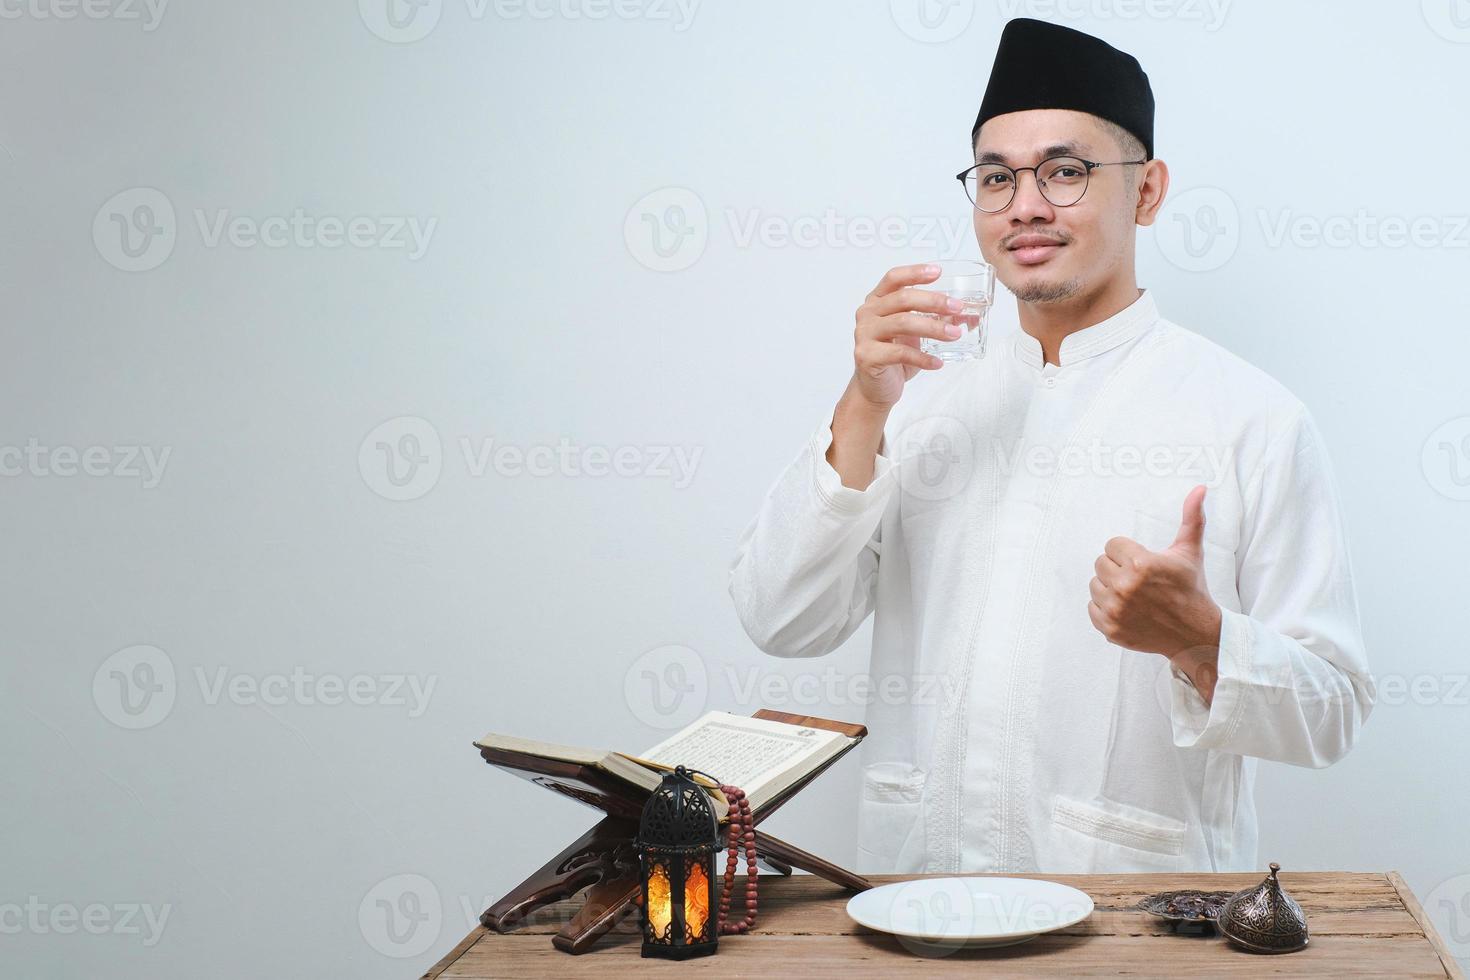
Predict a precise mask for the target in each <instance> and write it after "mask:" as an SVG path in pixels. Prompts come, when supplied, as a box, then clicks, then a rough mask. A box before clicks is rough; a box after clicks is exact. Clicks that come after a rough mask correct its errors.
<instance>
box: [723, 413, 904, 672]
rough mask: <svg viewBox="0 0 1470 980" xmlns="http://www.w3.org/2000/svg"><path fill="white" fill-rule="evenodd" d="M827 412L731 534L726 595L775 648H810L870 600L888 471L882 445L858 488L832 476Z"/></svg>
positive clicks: (833, 643)
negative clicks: (734, 542) (869, 477)
mask: <svg viewBox="0 0 1470 980" xmlns="http://www.w3.org/2000/svg"><path fill="white" fill-rule="evenodd" d="M831 445H832V421H831V417H830V416H829V417H828V418H827V419H825V420H824V421H823V422H822V424H821V425H819V426H818V427H817V430H816V431H815V432H814V433H813V434H812V437H811V438H810V439H809V440H808V441H807V444H806V445H805V446H804V447H803V448H802V450H801V452H800V453H799V454H798V455H797V457H796V459H795V460H794V461H793V462H792V463H791V465H789V466H788V467H787V468H786V470H785V471H784V472H783V473H782V474H781V476H780V477H779V478H778V479H777V481H776V483H775V484H774V485H773V486H772V487H771V489H770V492H769V493H768V494H767V495H766V499H765V501H764V502H763V503H762V505H761V508H760V510H759V511H758V512H757V514H756V516H755V518H754V520H752V521H751V523H750V524H749V525H748V526H747V527H746V529H745V531H744V532H743V533H742V534H741V537H740V541H739V544H738V546H737V548H736V552H735V557H734V560H733V561H732V562H731V565H730V596H731V598H733V599H734V600H735V611H736V613H737V614H738V615H739V617H740V622H741V625H742V626H744V627H745V632H746V633H748V634H749V635H750V638H751V640H753V641H754V642H755V645H756V646H758V647H759V648H760V649H762V650H764V651H765V652H766V653H769V654H772V655H773V656H777V657H820V656H822V655H823V654H826V653H830V652H831V651H832V650H834V649H836V648H837V647H838V646H839V645H840V644H841V643H842V642H843V641H844V640H846V639H847V638H848V637H849V636H851V635H852V633H853V631H855V630H856V629H857V628H858V626H859V625H861V624H862V622H863V620H864V619H866V618H867V616H868V613H869V612H871V611H872V608H873V594H874V589H875V588H876V585H877V579H878V560H879V555H880V553H881V550H882V544H881V541H880V534H879V531H880V522H881V520H882V516H883V511H884V508H885V507H886V506H887V503H888V501H889V499H890V498H891V497H892V495H893V488H894V486H895V483H896V480H897V476H896V473H895V471H894V468H893V464H892V461H891V460H889V459H888V458H887V457H886V456H884V455H883V449H884V446H885V445H886V440H885V442H884V443H883V444H880V446H879V453H878V455H877V457H876V459H875V460H874V463H873V481H872V482H871V483H870V484H869V485H868V487H867V489H865V490H854V489H852V488H851V487H845V486H843V485H842V479H841V477H839V476H838V474H837V471H836V470H834V469H833V468H832V465H831V464H830V463H828V462H827V450H828V448H829V447H830V446H831Z"/></svg>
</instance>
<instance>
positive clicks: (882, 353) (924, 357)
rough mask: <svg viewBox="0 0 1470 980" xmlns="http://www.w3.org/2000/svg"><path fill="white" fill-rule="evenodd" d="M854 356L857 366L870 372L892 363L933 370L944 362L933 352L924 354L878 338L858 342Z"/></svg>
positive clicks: (915, 349)
mask: <svg viewBox="0 0 1470 980" xmlns="http://www.w3.org/2000/svg"><path fill="white" fill-rule="evenodd" d="M856 358H857V363H858V367H859V368H861V369H863V370H865V371H868V372H870V373H872V374H876V373H877V372H879V371H881V370H883V369H884V368H885V367H888V366H890V365H893V364H907V365H910V366H912V367H916V368H922V369H923V370H925V371H934V370H937V369H939V368H941V367H943V366H944V362H943V361H941V360H940V359H939V358H937V357H935V356H934V355H933V354H925V353H924V352H923V351H921V350H919V349H917V348H915V347H909V346H907V345H905V344H889V343H885V342H883V341H880V340H870V341H865V342H863V343H861V344H859V345H858V347H857V351H856Z"/></svg>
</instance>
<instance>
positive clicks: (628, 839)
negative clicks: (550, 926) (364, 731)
mask: <svg viewBox="0 0 1470 980" xmlns="http://www.w3.org/2000/svg"><path fill="white" fill-rule="evenodd" d="M754 717H756V718H764V719H766V720H768V721H781V722H786V723H787V724H791V725H805V726H808V727H811V728H826V729H829V730H831V731H838V732H841V733H842V734H844V735H847V736H849V737H851V738H854V739H858V740H859V741H860V740H862V739H863V738H864V737H865V736H866V735H867V734H868V730H867V728H865V727H864V726H862V725H849V724H844V723H842V722H835V721H828V720H826V719H823V718H812V717H809V716H807V715H794V714H789V713H787V712H784V711H772V710H770V709H767V708H762V709H761V710H760V711H757V712H756V713H755V715H754ZM854 745H857V742H853V743H852V745H849V746H848V747H847V748H845V749H843V750H842V751H841V752H839V753H838V754H837V755H835V756H833V757H832V758H831V759H828V760H827V761H826V762H825V763H823V764H822V765H821V766H819V767H817V768H816V769H814V770H813V771H812V772H810V773H808V774H807V775H806V776H804V777H802V778H801V779H800V780H799V781H797V782H796V783H794V784H793V785H792V786H790V787H789V788H788V789H786V790H785V791H784V792H782V793H781V794H780V795H779V796H777V797H776V798H774V799H772V800H771V801H769V802H768V803H766V804H765V805H764V806H762V807H760V809H758V810H755V811H753V812H752V813H751V818H752V819H753V820H754V821H755V823H757V824H758V823H760V822H761V821H762V820H764V819H765V818H766V817H769V816H770V815H771V814H772V813H775V812H776V810H778V809H779V808H780V807H781V806H782V805H783V804H784V803H785V802H786V801H787V800H789V799H791V797H793V796H795V795H796V794H797V793H799V792H800V791H801V790H802V789H803V788H804V787H805V786H806V785H807V783H809V782H811V781H812V780H813V779H815V778H816V777H817V776H819V775H821V774H822V773H823V772H824V771H826V769H827V767H828V766H830V765H832V763H834V762H836V761H837V760H838V759H840V758H842V756H843V755H845V754H847V752H848V751H849V750H851V749H852V747H853V746H854ZM480 755H481V756H482V757H483V758H484V759H485V761H486V762H488V763H490V764H491V765H493V766H498V767H499V768H501V769H505V770H507V771H509V772H513V773H515V774H516V775H517V776H520V777H522V778H524V779H529V780H530V781H531V782H533V783H536V784H537V785H540V786H545V787H546V788H547V789H550V790H554V791H556V792H558V793H561V794H563V795H564V796H570V797H571V798H572V799H574V800H577V801H579V802H581V803H585V804H587V805H588V806H590V807H594V808H596V809H598V810H601V811H603V812H604V813H606V814H607V816H605V817H603V818H602V820H600V821H598V823H597V824H596V825H595V826H594V827H593V828H592V829H591V830H589V831H587V832H586V833H585V834H583V835H582V836H581V837H578V838H577V839H576V840H574V841H572V843H570V844H568V845H567V846H566V847H564V848H562V850H561V853H559V854H557V855H556V857H554V858H552V859H551V860H550V861H547V862H546V863H545V864H544V865H542V866H541V868H540V870H538V871H536V872H535V873H534V874H532V875H531V876H530V877H529V878H527V879H526V880H525V881H523V882H521V883H520V884H519V885H517V886H516V887H515V888H512V889H511V890H510V891H509V892H507V893H506V895H505V897H504V898H502V899H500V901H498V902H496V903H495V904H494V905H492V906H490V907H489V908H488V909H486V910H485V911H484V912H483V913H482V914H481V915H480V922H481V923H482V924H483V925H485V926H486V927H487V928H490V929H494V930H495V931H496V932H510V931H511V930H513V929H515V928H516V926H518V925H519V924H520V923H521V922H522V921H523V920H524V919H525V918H526V917H527V916H529V915H530V914H532V913H533V912H535V911H536V910H537V909H540V908H542V907H544V906H546V905H549V904H551V903H552V902H557V901H560V900H562V899H564V898H570V897H571V896H573V895H575V894H576V893H577V892H579V891H581V890H582V889H583V888H589V891H588V892H587V896H586V900H585V901H584V903H583V905H582V908H581V910H580V911H578V912H577V914H576V915H575V916H574V917H573V918H572V919H571V921H570V922H568V923H567V924H566V925H565V926H563V927H562V929H561V931H560V932H558V933H557V934H556V935H555V936H553V937H552V939H551V941H552V943H553V944H554V945H555V946H556V948H557V949H559V950H562V951H563V952H566V953H585V952H587V951H588V950H589V949H591V948H592V944H593V943H595V942H596V941H597V939H598V937H600V936H602V935H603V934H604V933H605V932H607V931H608V930H609V929H611V928H612V927H613V926H614V925H615V924H616V923H617V921H618V920H619V919H621V918H622V917H623V916H624V915H625V914H626V913H627V912H629V911H630V910H632V909H633V908H635V907H636V906H637V899H638V897H639V894H640V892H641V886H640V883H639V870H638V852H637V850H636V849H635V848H634V846H633V840H634V838H635V837H636V836H637V834H638V821H639V818H640V817H641V816H642V813H643V803H644V801H645V800H646V798H647V796H648V791H647V790H644V789H640V788H638V787H635V786H630V785H628V784H627V783H625V782H623V781H622V780H620V779H618V778H617V777H615V776H612V775H610V774H609V773H607V772H604V771H603V770H601V769H598V768H595V767H593V766H584V765H579V764H574V763H567V762H559V761H556V760H554V759H545V758H541V757H540V756H533V755H528V754H526V753H522V752H512V751H508V750H502V749H489V748H481V749H480ZM755 846H756V857H757V858H758V859H759V861H760V863H761V864H763V865H765V866H766V867H767V868H769V869H771V870H773V871H776V872H778V873H780V874H783V875H789V874H790V873H791V869H792V868H799V869H801V870H802V871H809V872H811V873H812V874H814V875H819V876H821V877H823V878H826V879H827V880H828V881H831V882H835V883H836V884H839V885H841V886H843V887H844V888H850V889H852V890H853V891H863V890H864V889H867V888H871V887H873V885H872V883H871V882H869V881H868V880H867V879H865V878H862V877H859V876H858V875H855V874H853V873H852V872H851V871H847V870H846V869H844V868H840V867H838V866H837V865H835V864H832V863H831V862H829V861H824V860H822V859H821V858H819V857H817V856H816V855H815V854H808V853H807V852H806V851H803V850H802V849H801V848H799V847H793V846H792V845H790V844H788V843H786V842H785V841H783V840H779V839H777V838H775V837H772V836H771V835H770V834H766V833H760V834H757V835H756V838H755Z"/></svg>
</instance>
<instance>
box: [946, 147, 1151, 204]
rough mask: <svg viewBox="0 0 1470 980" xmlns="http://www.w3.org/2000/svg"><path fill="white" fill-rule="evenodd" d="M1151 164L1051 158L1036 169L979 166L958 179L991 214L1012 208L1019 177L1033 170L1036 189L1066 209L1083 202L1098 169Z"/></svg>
mask: <svg viewBox="0 0 1470 980" xmlns="http://www.w3.org/2000/svg"><path fill="white" fill-rule="evenodd" d="M1147 162H1148V161H1147V160H1119V161H1115V162H1113V163H1094V162H1093V161H1091V160H1084V159H1082V158H1081V157H1048V158H1047V159H1045V160H1043V161H1041V162H1040V163H1038V164H1037V165H1036V166H1034V167H1020V168H1017V169H1012V168H1010V167H1007V166H1006V165H1005V164H1003V163H977V164H975V165H974V166H973V167H970V168H969V169H967V170H961V171H960V172H959V173H957V174H955V179H956V180H958V181H959V182H960V183H961V184H964V185H965V195H966V196H967V197H969V199H970V203H971V204H973V205H975V207H976V208H978V209H979V210H981V211H984V212H985V213H987V214H994V213H995V212H997V211H1004V210H1005V209H1006V208H1008V207H1010V206H1011V201H1012V200H1013V199H1014V198H1015V196H1016V184H1017V183H1018V182H1019V175H1020V174H1022V173H1024V172H1026V171H1027V170H1029V171H1031V176H1033V177H1035V178H1036V188H1037V190H1039V191H1041V196H1042V197H1044V198H1046V200H1047V202H1048V203H1050V204H1051V205H1053V206H1054V207H1059V208H1065V207H1070V206H1072V205H1073V204H1076V203H1077V202H1078V201H1080V200H1082V195H1083V194H1085V193H1087V181H1088V178H1089V177H1091V176H1092V172H1093V171H1094V170H1096V169H1097V168H1098V167H1128V166H1132V165H1134V164H1139V163H1147Z"/></svg>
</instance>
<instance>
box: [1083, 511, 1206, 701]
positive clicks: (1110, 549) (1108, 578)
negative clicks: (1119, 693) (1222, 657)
mask: <svg viewBox="0 0 1470 980" xmlns="http://www.w3.org/2000/svg"><path fill="white" fill-rule="evenodd" d="M1205 490H1206V488H1205V486H1204V485H1203V484H1201V485H1200V486H1197V487H1195V488H1194V489H1193V490H1191V491H1190V492H1189V496H1187V497H1185V498H1184V516H1183V520H1181V521H1180V524H1179V534H1178V535H1177V536H1175V538H1174V543H1173V544H1171V545H1169V547H1168V548H1166V549H1164V550H1163V551H1150V550H1148V549H1147V548H1145V547H1144V546H1143V545H1141V544H1139V543H1138V542H1137V541H1134V540H1132V539H1131V538H1123V537H1118V538H1109V539H1108V542H1107V544H1106V545H1105V546H1104V548H1103V553H1102V554H1101V555H1099V556H1098V559H1097V561H1096V562H1095V563H1094V565H1093V567H1094V570H1095V571H1096V573H1097V574H1096V575H1095V576H1094V577H1093V579H1092V581H1091V582H1090V583H1088V589H1089V591H1090V592H1091V593H1092V600H1091V601H1090V602H1089V603H1088V604H1087V615H1088V616H1089V617H1090V618H1091V619H1092V625H1093V626H1095V627H1097V630H1098V632H1099V633H1101V634H1102V635H1103V636H1105V637H1107V639H1108V642H1110V643H1116V644H1117V645H1118V646H1121V647H1124V648H1126V649H1129V650H1139V651H1143V652H1145V653H1158V654H1162V655H1164V656H1165V657H1168V658H1169V659H1170V660H1175V661H1176V662H1178V664H1179V666H1180V668H1181V669H1183V670H1185V671H1186V672H1187V673H1189V674H1190V676H1191V677H1193V676H1195V674H1196V672H1197V670H1198V668H1199V667H1200V665H1201V663H1202V661H1206V660H1208V661H1209V662H1210V663H1213V662H1214V660H1215V658H1216V656H1217V655H1218V651H1219V643H1220V619H1221V613H1220V607H1219V606H1218V605H1217V604H1216V603H1215V600H1214V599H1212V598H1211V597H1210V592H1209V589H1208V587H1207V586H1206V584H1205V559H1204V534H1205V513H1204V506H1205ZM1211 686H1213V685H1211ZM1205 696H1206V698H1208V696H1209V695H1208V694H1206V695H1205Z"/></svg>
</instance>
